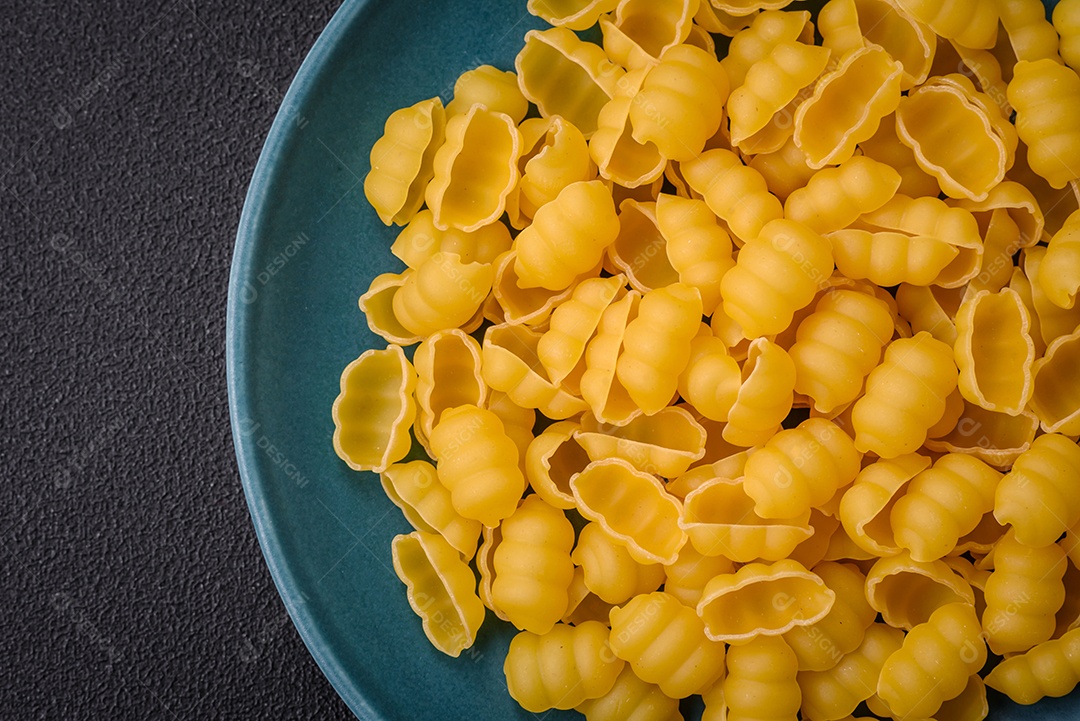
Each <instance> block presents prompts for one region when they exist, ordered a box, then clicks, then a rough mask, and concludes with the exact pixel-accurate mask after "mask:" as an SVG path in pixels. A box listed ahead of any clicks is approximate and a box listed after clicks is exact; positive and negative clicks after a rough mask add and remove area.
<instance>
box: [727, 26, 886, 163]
mask: <svg viewBox="0 0 1080 721" xmlns="http://www.w3.org/2000/svg"><path fill="white" fill-rule="evenodd" d="M902 75H903V66H902V65H901V64H900V63H898V62H896V61H895V60H893V59H892V57H891V56H890V55H889V53H887V52H886V51H885V50H883V49H882V48H880V47H878V46H876V45H868V46H866V47H864V48H860V49H858V50H854V51H852V52H850V53H848V54H847V55H846V56H844V58H843V59H842V60H841V61H840V65H839V67H837V68H836V69H835V70H833V71H831V72H827V73H826V74H825V75H823V76H822V78H821V80H819V81H818V83H817V85H815V86H814V94H813V95H811V96H810V97H809V98H808V99H807V100H806V102H804V103H802V104H801V105H800V106H799V109H798V110H797V111H796V112H795V143H796V145H798V146H799V147H800V148H801V149H802V150H803V152H804V153H806V157H807V162H808V164H809V165H810V167H811V168H822V167H824V166H826V165H834V164H836V163H842V162H844V161H845V160H848V159H849V158H851V157H852V154H853V153H854V152H855V146H856V144H858V143H861V142H862V141H864V140H869V139H870V138H872V137H873V136H874V133H875V132H877V128H878V124H879V123H880V122H881V120H882V118H884V117H886V116H887V115H890V114H891V113H892V112H893V111H894V110H896V108H897V105H898V104H899V103H900V83H901V76H902ZM748 77H749V76H748ZM733 137H734V135H733Z"/></svg>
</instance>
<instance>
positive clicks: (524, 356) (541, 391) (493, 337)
mask: <svg viewBox="0 0 1080 721" xmlns="http://www.w3.org/2000/svg"><path fill="white" fill-rule="evenodd" d="M539 342H540V334H539V333H537V332H535V331H533V330H530V329H529V328H526V327H525V326H514V325H495V326H491V327H490V328H488V329H487V332H486V333H484V343H483V346H482V352H481V357H482V360H483V366H482V367H483V376H484V381H485V382H486V383H487V384H488V385H489V386H490V387H491V388H493V389H494V390H497V391H503V392H504V393H506V394H507V395H508V396H509V397H510V400H512V401H513V402H514V403H516V404H518V405H519V406H521V407H523V408H536V409H537V410H539V411H540V412H541V413H543V414H544V415H545V416H547V417H548V418H552V419H555V420H562V419H565V418H569V417H570V416H572V415H574V414H576V413H580V412H581V411H583V410H585V409H586V408H587V407H588V406H587V405H586V403H585V402H584V401H583V400H581V399H580V398H576V397H574V396H572V395H570V394H569V393H568V392H567V391H566V390H564V389H562V388H560V387H559V386H557V385H555V384H554V383H552V382H551V381H550V380H548V378H547V377H546V375H545V374H544V373H543V370H544V369H543V366H542V365H540V362H539V360H538V359H537V356H536V347H537V344H538V343H539Z"/></svg>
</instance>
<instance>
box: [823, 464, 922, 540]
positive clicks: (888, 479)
mask: <svg viewBox="0 0 1080 721" xmlns="http://www.w3.org/2000/svg"><path fill="white" fill-rule="evenodd" d="M929 465H930V459H929V458H927V457H926V456H921V455H919V454H917V453H908V454H905V455H902V456H897V457H896V458H893V459H891V460H885V459H882V460H878V461H875V462H874V463H871V464H870V465H868V466H866V467H865V468H863V469H862V470H861V471H860V472H859V474H858V475H857V476H856V477H855V482H854V484H853V485H852V486H851V488H849V489H848V490H847V491H845V492H844V495H843V497H842V498H841V499H840V509H839V516H840V521H841V522H842V523H843V524H844V529H845V531H846V532H847V535H848V536H850V538H851V540H852V541H853V542H854V543H855V544H856V545H857V546H858V547H859V548H861V549H863V550H865V551H867V552H868V553H870V554H873V555H875V556H887V555H888V556H891V555H895V554H897V553H899V552H900V546H899V545H898V544H897V541H896V538H895V537H894V535H893V530H892V523H891V521H890V514H891V513H892V509H893V508H894V507H895V506H896V503H897V501H898V500H899V499H900V498H901V497H902V492H903V490H904V489H905V488H906V486H907V484H908V483H909V482H910V481H911V479H912V478H914V477H915V476H916V475H917V474H919V473H921V472H922V471H923V470H925V469H926V468H927V467H928V466H929Z"/></svg>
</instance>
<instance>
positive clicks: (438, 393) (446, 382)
mask: <svg viewBox="0 0 1080 721" xmlns="http://www.w3.org/2000/svg"><path fill="white" fill-rule="evenodd" d="M413 366H414V367H415V368H416V403H417V406H418V407H419V413H418V414H417V420H416V423H417V425H418V427H419V432H418V434H417V435H418V436H419V435H421V434H422V435H423V436H424V437H425V438H430V437H431V431H432V430H433V429H434V428H435V424H436V423H438V422H439V417H440V416H442V412H443V411H444V410H446V409H448V408H454V407H455V406H463V405H474V406H483V405H484V401H485V400H486V398H487V386H486V385H485V384H484V379H483V377H482V376H481V374H480V344H479V343H477V342H476V340H474V339H473V338H472V337H471V336H469V335H466V333H465V332H464V331H462V330H459V329H457V328H454V329H452V330H444V331H439V332H437V333H433V334H432V335H430V336H428V338H427V339H426V340H424V342H423V343H421V344H420V345H419V346H417V348H416V352H415V353H414V354H413Z"/></svg>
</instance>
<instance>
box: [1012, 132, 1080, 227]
mask: <svg viewBox="0 0 1080 721" xmlns="http://www.w3.org/2000/svg"><path fill="white" fill-rule="evenodd" d="M1027 156H1028V148H1027V145H1025V144H1024V143H1020V144H1019V145H1018V146H1017V147H1016V162H1015V163H1013V167H1012V169H1011V170H1010V171H1009V173H1008V178H1009V180H1013V181H1016V182H1017V183H1020V184H1022V185H1023V186H1024V187H1025V188H1027V189H1028V191H1030V192H1031V195H1032V196H1033V197H1034V198H1035V199H1036V200H1037V201H1038V204H1039V208H1040V209H1041V210H1042V212H1043V214H1044V220H1045V222H1046V226H1045V230H1046V233H1047V237H1044V238H1042V240H1048V239H1049V236H1050V235H1053V234H1054V233H1056V232H1057V231H1058V230H1060V229H1061V226H1062V225H1064V224H1065V221H1066V220H1067V219H1068V217H1069V216H1070V215H1071V214H1072V213H1074V212H1076V210H1077V208H1078V207H1080V197H1077V194H1076V192H1075V191H1074V190H1073V187H1072V185H1071V184H1069V183H1066V184H1065V186H1064V187H1062V188H1057V189H1055V188H1051V187H1050V184H1049V183H1048V182H1046V179H1045V178H1043V177H1042V176H1041V175H1039V174H1037V173H1036V172H1035V171H1034V170H1032V169H1031V166H1030V164H1029V163H1028V158H1027ZM1037 240H1038V239H1037Z"/></svg>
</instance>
